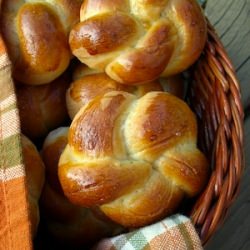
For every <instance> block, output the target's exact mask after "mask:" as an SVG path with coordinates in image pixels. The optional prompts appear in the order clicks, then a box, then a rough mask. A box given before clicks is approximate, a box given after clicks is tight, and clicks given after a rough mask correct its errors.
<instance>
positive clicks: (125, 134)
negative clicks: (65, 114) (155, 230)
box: [58, 92, 208, 227]
mask: <svg viewBox="0 0 250 250" xmlns="http://www.w3.org/2000/svg"><path fill="white" fill-rule="evenodd" d="M196 140H197V124H196V119H195V116H194V114H193V113H192V111H191V110H190V109H189V107H188V106H187V104H185V103H184V102H183V101H182V100H180V99H178V98H177V97H175V96H173V95H171V94H168V93H165V92H150V93H148V94H146V95H144V96H143V97H141V98H137V97H136V96H134V95H131V94H129V93H125V92H109V93H107V94H105V95H104V96H101V97H97V98H96V99H94V100H93V101H91V102H90V103H89V104H88V105H86V106H84V107H83V108H82V109H81V110H80V111H79V112H78V114H77V115H76V116H75V118H74V120H73V122H72V124H71V127H70V130H69V141H68V145H67V146H66V148H65V150H64V152H63V153H62V155H61V157H60V161H59V169H58V174H59V180H60V183H61V185H62V188H63V191H64V193H65V195H66V196H67V197H68V199H69V200H71V202H72V203H74V204H77V205H80V206H86V207H93V206H99V208H100V209H101V210H102V211H103V212H104V213H105V214H106V215H107V216H108V217H109V218H111V219H112V220H113V221H115V222H117V223H119V224H121V225H123V226H125V227H140V226H144V225H146V224H149V223H152V222H154V221H156V220H158V219H161V218H163V217H164V216H166V215H168V214H170V213H172V212H173V211H174V209H176V207H177V206H178V205H179V204H180V202H181V200H182V199H183V197H184V196H188V197H192V196H194V195H197V194H198V193H199V192H200V191H201V190H202V188H203V187H204V185H205V184H206V181H207V178H208V164H207V161H206V159H205V157H204V155H203V154H202V153H201V152H200V151H199V150H198V149H197V146H196Z"/></svg>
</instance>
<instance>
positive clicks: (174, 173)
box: [0, 0, 209, 249]
mask: <svg viewBox="0 0 250 250" xmlns="http://www.w3.org/2000/svg"><path fill="white" fill-rule="evenodd" d="M0 23H1V33H2V34H3V38H4V41H5V44H6V47H7V49H8V53H9V57H10V59H11V62H12V65H13V68H12V69H13V71H12V73H13V74H12V75H13V79H14V82H15V90H16V97H17V103H18V109H19V115H20V121H21V130H22V133H23V134H24V136H23V137H22V138H23V139H22V145H23V156H24V164H25V169H26V176H27V187H28V188H27V197H28V200H29V202H30V206H29V209H30V218H31V222H32V233H33V237H34V238H36V235H37V237H38V239H42V242H43V244H45V243H46V242H48V238H46V237H47V236H46V235H49V239H53V241H55V242H57V244H56V245H57V246H58V247H59V246H60V247H65V246H67V247H68V249H75V248H78V247H79V248H80V249H82V247H87V246H88V247H91V246H92V245H93V244H95V243H96V242H97V241H99V240H100V239H101V238H103V237H111V236H114V235H117V234H120V233H121V232H126V231H128V230H132V229H134V228H140V227H143V226H146V225H149V224H152V223H155V222H157V221H159V220H160V219H162V218H164V217H166V216H169V215H171V214H172V213H175V212H178V207H179V206H180V205H181V204H182V201H183V200H184V199H185V200H186V199H188V198H190V197H195V196H197V195H198V194H199V193H200V192H201V191H202V190H203V188H204V187H205V186H206V183H207V180H208V177H209V164H208V162H207V160H206V158H205V156H204V155H203V153H202V152H201V151H200V149H199V148H198V146H197V133H198V128H197V121H196V117H195V114H194V113H193V112H192V111H191V109H190V108H189V106H188V104H187V103H186V102H185V93H186V87H187V85H186V82H185V80H184V77H183V75H184V71H185V70H187V69H188V68H189V67H190V66H191V65H192V64H193V63H194V62H195V61H196V60H197V59H198V58H199V56H200V55H201V53H202V51H203V48H204V45H205V42H206V39H207V28H206V20H205V17H204V15H203V12H202V10H201V8H200V7H199V5H198V3H197V2H196V0H155V1H151V0H137V1H135V0H127V1H124V0H85V1H82V0H74V1H71V0H32V1H25V0H5V1H3V4H2V15H1V17H0ZM39 151H40V153H39ZM30 152H32V153H30ZM40 218H41V219H40ZM39 221H40V226H38V224H39ZM36 232H38V234H37V233H36ZM44 235H45V236H46V237H45V238H44V239H43V238H42V237H43V236H44ZM49 241H50V240H49ZM45 247H46V246H45ZM48 248H49V246H48Z"/></svg>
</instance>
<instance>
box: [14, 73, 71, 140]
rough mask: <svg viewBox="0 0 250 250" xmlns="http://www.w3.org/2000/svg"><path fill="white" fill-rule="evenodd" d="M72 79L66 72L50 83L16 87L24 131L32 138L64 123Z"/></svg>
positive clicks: (43, 134)
mask: <svg viewBox="0 0 250 250" xmlns="http://www.w3.org/2000/svg"><path fill="white" fill-rule="evenodd" d="M69 83H70V80H69V77H68V75H66V74H64V75H62V76H61V77H59V78H58V79H56V80H55V81H53V82H52V83H50V84H46V85H42V86H29V85H23V84H19V85H18V86H17V88H16V94H17V102H18V107H19V114H20V119H21V128H22V132H23V133H24V134H25V135H27V136H29V137H30V138H33V139H35V138H40V137H43V136H45V135H46V134H48V132H49V131H51V130H52V129H54V128H56V127H58V126H60V125H61V124H63V123H64V122H65V121H66V119H67V117H68V115H67V108H66V97H65V96H66V90H67V88H68V86H69Z"/></svg>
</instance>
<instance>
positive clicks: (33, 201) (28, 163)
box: [22, 135, 45, 238]
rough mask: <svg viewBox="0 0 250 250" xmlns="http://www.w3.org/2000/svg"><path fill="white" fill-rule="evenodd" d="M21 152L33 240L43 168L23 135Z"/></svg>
mask: <svg viewBox="0 0 250 250" xmlns="http://www.w3.org/2000/svg"><path fill="white" fill-rule="evenodd" d="M22 150H23V161H24V165H25V172H26V181H27V187H28V201H29V211H30V219H31V230H32V236H33V238H34V237H35V234H36V231H37V227H38V224H39V221H40V213H39V207H38V201H39V198H40V195H41V192H42V189H43V184H44V178H45V167H44V164H43V161H42V159H41V157H40V155H39V153H38V151H37V149H36V147H35V146H34V144H33V143H32V142H31V141H30V140H29V139H28V138H27V137H25V136H24V135H22Z"/></svg>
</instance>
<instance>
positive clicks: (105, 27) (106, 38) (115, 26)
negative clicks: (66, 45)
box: [69, 12, 136, 55]
mask: <svg viewBox="0 0 250 250" xmlns="http://www.w3.org/2000/svg"><path fill="white" fill-rule="evenodd" d="M135 33H136V23H135V22H134V20H133V19H132V18H130V17H129V16H127V15H124V14H122V13H119V12H117V13H114V14H110V13H104V14H102V15H98V16H96V17H93V18H91V19H88V20H86V21H85V25H84V26H83V25H81V23H79V24H77V25H76V26H75V27H74V29H73V30H72V31H71V34H70V38H69V39H70V44H71V45H72V46H73V47H74V49H76V50H77V49H79V48H81V47H84V48H85V49H86V52H87V53H88V54H90V55H96V54H103V53H105V52H109V51H111V50H114V49H117V48H119V47H120V46H121V45H123V44H124V43H127V42H128V40H129V39H131V37H133V36H134V34H135Z"/></svg>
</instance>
